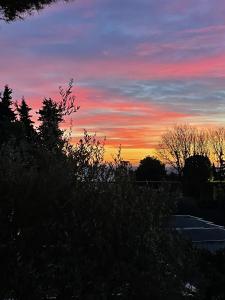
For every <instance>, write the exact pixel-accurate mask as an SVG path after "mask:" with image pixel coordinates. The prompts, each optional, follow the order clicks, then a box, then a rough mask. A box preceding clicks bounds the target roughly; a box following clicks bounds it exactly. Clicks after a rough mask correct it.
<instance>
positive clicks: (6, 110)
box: [0, 85, 16, 146]
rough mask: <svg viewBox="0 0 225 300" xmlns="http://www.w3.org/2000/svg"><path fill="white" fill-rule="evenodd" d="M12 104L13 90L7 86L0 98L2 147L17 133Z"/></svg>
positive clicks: (0, 141)
mask: <svg viewBox="0 0 225 300" xmlns="http://www.w3.org/2000/svg"><path fill="white" fill-rule="evenodd" d="M12 103H13V102H12V90H11V89H10V88H9V87H8V86H7V85H6V86H5V89H4V92H3V95H1V96H0V146H1V145H2V144H3V143H5V142H7V141H8V140H9V139H10V137H12V136H13V134H14V133H15V132H14V131H15V122H16V114H15V112H14V111H13V110H12V107H11V106H12Z"/></svg>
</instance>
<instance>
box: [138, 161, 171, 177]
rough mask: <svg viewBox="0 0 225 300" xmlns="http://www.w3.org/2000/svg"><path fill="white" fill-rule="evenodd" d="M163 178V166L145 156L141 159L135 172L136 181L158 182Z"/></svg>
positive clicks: (159, 162)
mask: <svg viewBox="0 0 225 300" xmlns="http://www.w3.org/2000/svg"><path fill="white" fill-rule="evenodd" d="M165 176H166V169H165V165H164V164H163V163H162V162H161V161H160V160H158V159H157V158H155V157H150V156H147V157H145V158H144V159H142V160H141V161H140V164H139V166H138V168H137V170H136V179H137V180H138V181H159V180H162V179H163V178H165Z"/></svg>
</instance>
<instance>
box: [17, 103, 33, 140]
mask: <svg viewBox="0 0 225 300" xmlns="http://www.w3.org/2000/svg"><path fill="white" fill-rule="evenodd" d="M17 111H18V115H19V121H20V125H21V129H22V135H23V136H24V137H25V138H26V139H27V140H31V139H32V137H33V136H34V133H35V131H34V127H33V123H34V122H33V121H32V120H31V115H30V114H29V112H30V111H31V108H30V107H29V106H28V105H27V103H26V101H25V99H24V98H23V99H22V101H21V104H20V105H17Z"/></svg>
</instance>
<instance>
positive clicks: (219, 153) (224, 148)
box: [210, 127, 225, 168]
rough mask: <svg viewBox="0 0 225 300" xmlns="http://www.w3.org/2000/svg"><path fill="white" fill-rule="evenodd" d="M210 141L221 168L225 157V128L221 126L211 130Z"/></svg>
mask: <svg viewBox="0 0 225 300" xmlns="http://www.w3.org/2000/svg"><path fill="white" fill-rule="evenodd" d="M210 141H211V147H212V151H213V155H214V159H215V161H216V162H217V164H218V167H220V168H221V167H222V166H223V165H224V159H225V128H224V127H220V128H217V129H215V130H212V131H210Z"/></svg>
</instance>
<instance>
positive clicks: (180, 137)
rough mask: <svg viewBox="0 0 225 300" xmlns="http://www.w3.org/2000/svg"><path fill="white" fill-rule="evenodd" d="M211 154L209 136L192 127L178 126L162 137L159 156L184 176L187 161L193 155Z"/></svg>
mask: <svg viewBox="0 0 225 300" xmlns="http://www.w3.org/2000/svg"><path fill="white" fill-rule="evenodd" d="M209 154H210V147H209V135H208V133H207V132H206V131H201V130H198V129H197V128H195V127H193V126H190V125H186V124H185V125H177V126H175V127H174V128H172V129H170V130H168V131H167V132H166V133H165V134H163V135H162V137H161V142H160V144H159V149H158V155H159V157H160V159H162V160H163V161H164V162H165V163H167V164H169V165H170V166H172V167H173V168H174V169H175V170H176V171H177V173H178V174H179V176H180V177H181V176H182V172H183V167H184V163H185V160H186V159H187V158H188V157H190V156H192V155H203V156H208V155H209Z"/></svg>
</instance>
